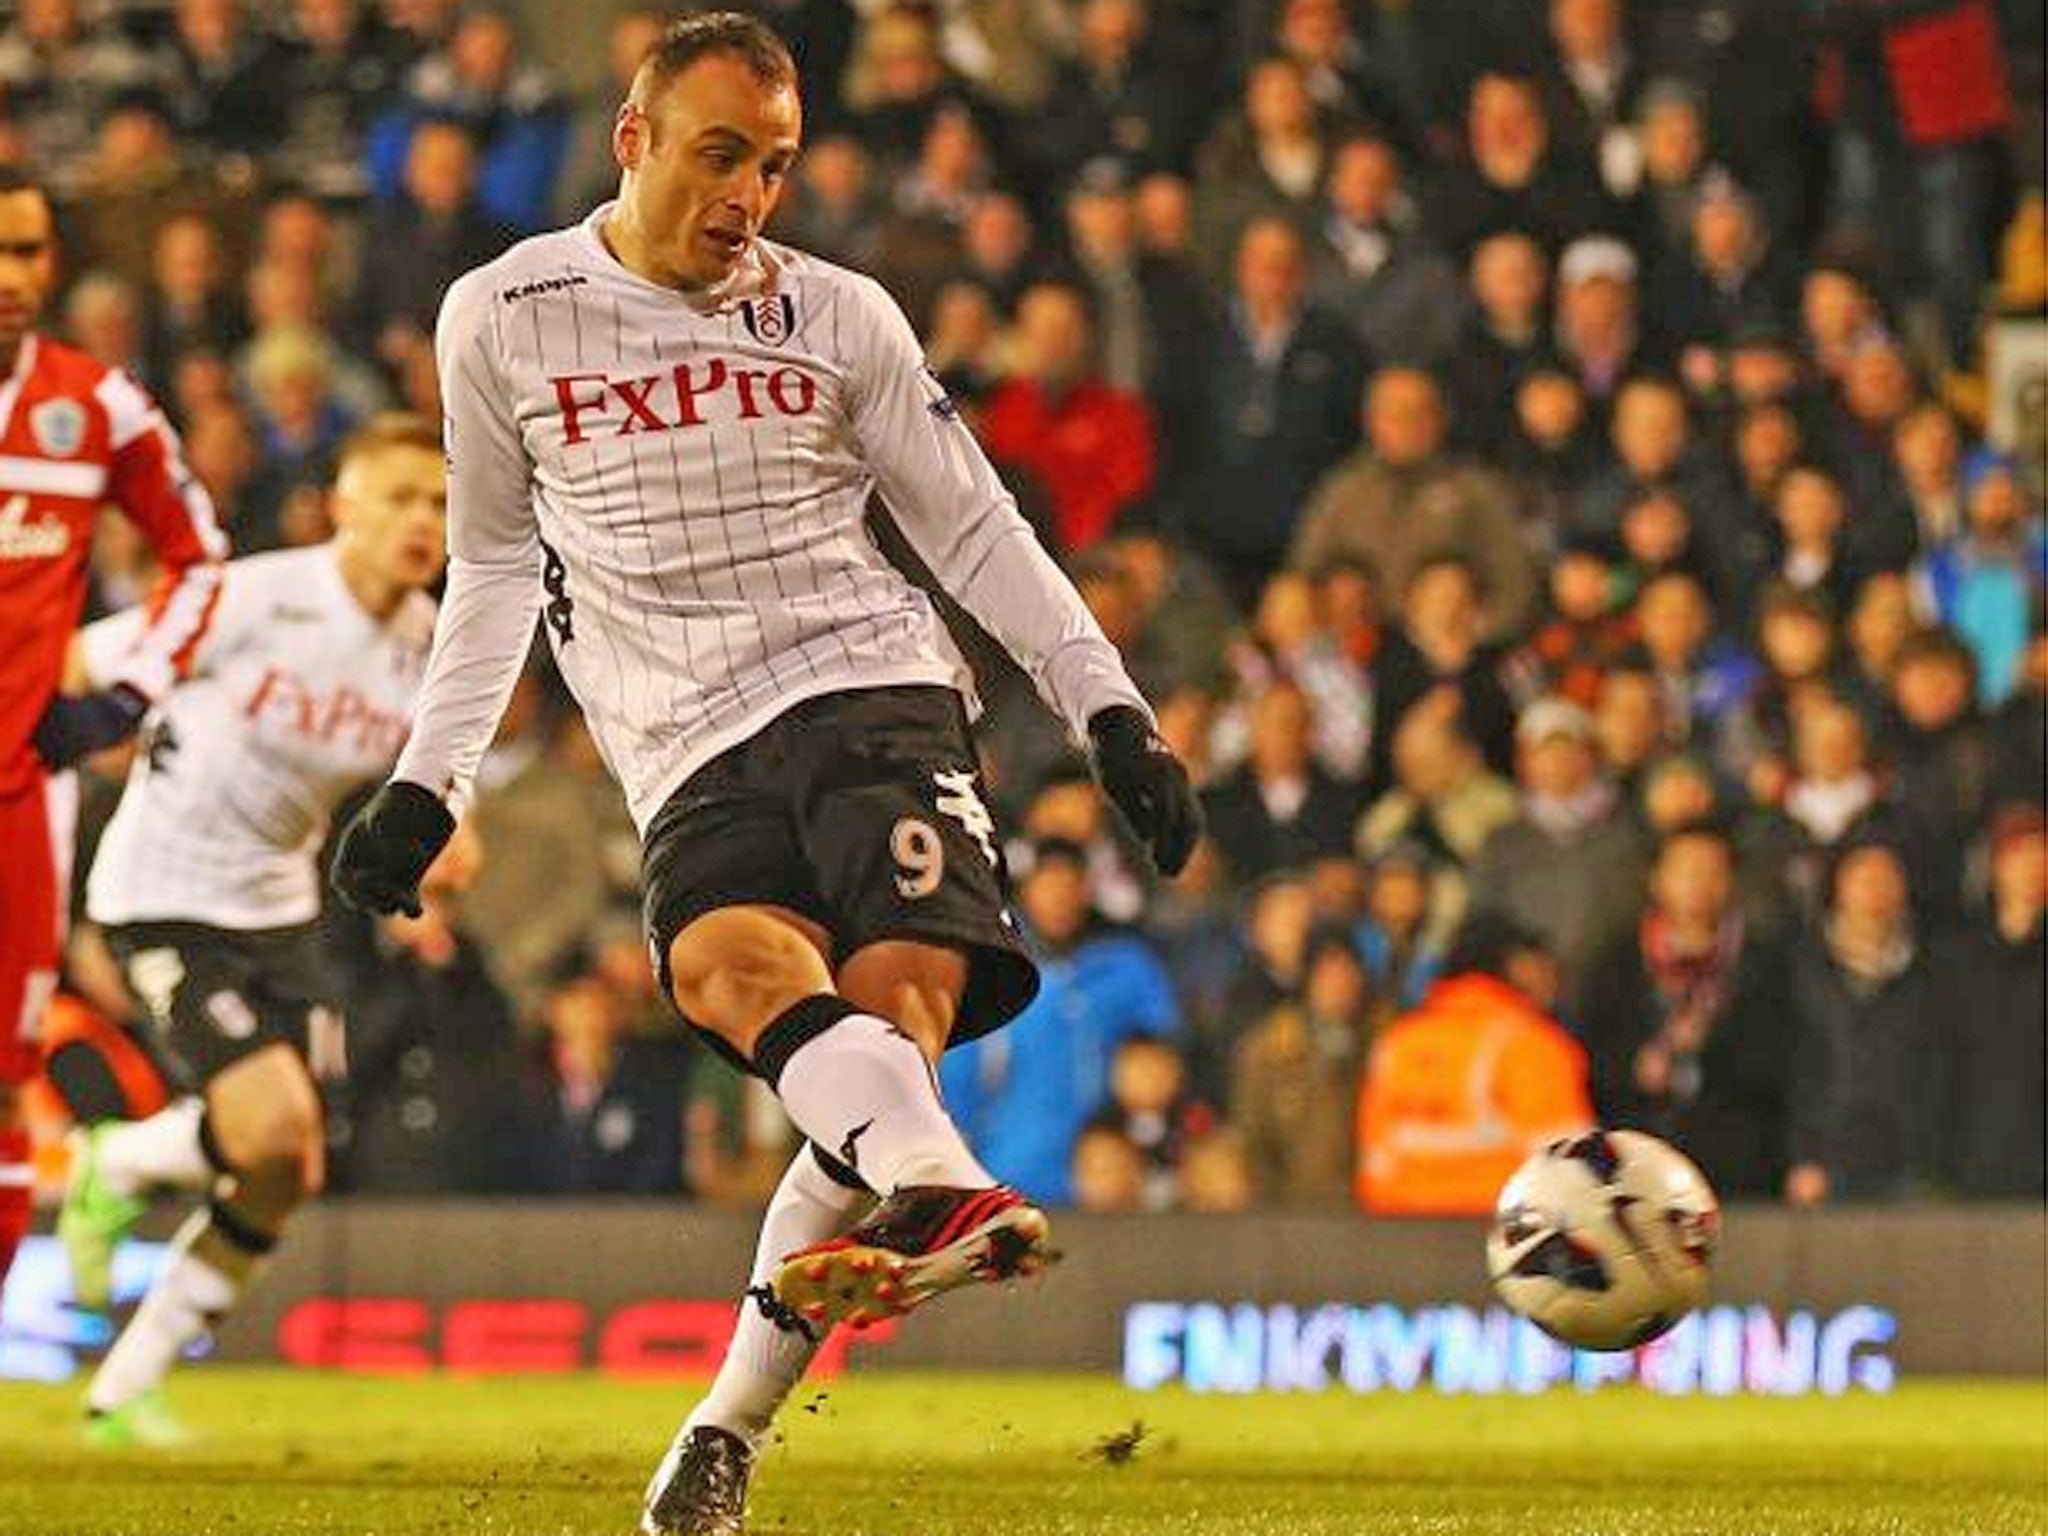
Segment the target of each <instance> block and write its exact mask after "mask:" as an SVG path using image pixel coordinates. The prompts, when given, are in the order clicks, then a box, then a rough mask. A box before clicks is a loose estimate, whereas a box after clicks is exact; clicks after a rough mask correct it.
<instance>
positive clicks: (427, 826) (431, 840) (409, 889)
mask: <svg viewBox="0 0 2048 1536" xmlns="http://www.w3.org/2000/svg"><path fill="white" fill-rule="evenodd" d="M454 835H455V818H454V817H453V816H451V815H449V814H448V807H447V806H445V805H443V804H442V803H441V802H440V800H439V799H438V798H437V797H436V796H435V795H433V794H431V793H430V792H429V791H427V790H425V789H422V788H421V787H420V786H419V785H417V784H409V783H407V782H406V781H405V780H404V779H393V780H392V781H391V782H390V783H389V784H386V785H385V786H384V787H383V788H382V789H380V790H378V791H377V793H376V794H374V795H372V796H370V798H369V800H368V802H367V803H366V804H365V805H364V806H363V808H362V809H361V810H360V811H357V812H356V814H355V819H354V820H352V821H350V822H349V824H348V826H347V827H345V828H344V829H343V830H342V834H341V842H340V844H339V845H338V846H337V847H336V848H335V850H334V869H333V872H332V873H331V874H330V875H329V877H328V878H329V879H330V881H331V882H332V883H333V885H334V890H335V893H336V894H337V895H339V896H340V897H341V899H342V900H343V901H345V902H347V903H348V904H349V905H350V906H352V907H360V908H361V909H362V910H363V911H365V912H378V913H382V914H384V915H386V916H389V915H390V914H392V913H394V912H403V913H404V914H405V915H406V916H407V917H418V916H419V915H420V880H421V878H422V877H423V876H424V875H425V874H426V872H427V866H428V865H429V864H431V863H433V862H434V856H435V855H436V854H438V853H440V851H441V849H442V847H443V846H444V845H445V844H446V843H447V841H448V839H449V838H450V837H452V836H454Z"/></svg>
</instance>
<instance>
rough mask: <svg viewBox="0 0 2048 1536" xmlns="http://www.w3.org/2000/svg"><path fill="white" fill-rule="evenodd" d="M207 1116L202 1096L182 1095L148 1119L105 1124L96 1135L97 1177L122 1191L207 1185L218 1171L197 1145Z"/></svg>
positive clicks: (113, 1188)
mask: <svg viewBox="0 0 2048 1536" xmlns="http://www.w3.org/2000/svg"><path fill="white" fill-rule="evenodd" d="M205 1114H206V1104H205V1102H204V1101H203V1100H201V1099H198V1098H184V1099H179V1100H178V1101H177V1102H175V1103H173V1104H168V1105H166V1106H165V1107H164V1108H162V1109H160V1110H158V1111H157V1112H156V1113H155V1114H153V1115H151V1116H150V1117H149V1118H148V1119H147V1120H131V1121H128V1122H127V1123H125V1124H120V1125H111V1126H108V1127H107V1128H106V1129H105V1130H103V1131H101V1132H100V1133H99V1143H98V1149H97V1150H98V1157H99V1172H100V1177H101V1178H102V1179H103V1180H105V1181H106V1184H107V1186H108V1187H109V1188H110V1189H112V1190H113V1191H114V1192H115V1193H116V1194H121V1195H139V1194H142V1193H143V1192H144V1191H146V1190H151V1189H162V1188H169V1189H194V1190H197V1189H209V1188H211V1187H212V1185H213V1181H214V1179H215V1178H217V1177H218V1176H219V1172H220V1170H219V1169H217V1168H215V1167H214V1166H213V1164H212V1163H210V1162H208V1161H207V1160H206V1153H205V1152H204V1151H203V1150H201V1148H200V1144H199V1122H200V1120H201V1119H202V1118H204V1117H205Z"/></svg>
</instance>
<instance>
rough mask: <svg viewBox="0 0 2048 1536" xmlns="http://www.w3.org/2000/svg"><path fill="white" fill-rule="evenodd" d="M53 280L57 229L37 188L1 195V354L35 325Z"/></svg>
mask: <svg viewBox="0 0 2048 1536" xmlns="http://www.w3.org/2000/svg"><path fill="white" fill-rule="evenodd" d="M56 281H57V239H56V228H55V225H54V224H53V223H52V221H51V218H50V205H49V203H48V202H47V201H45V200H44V197H43V194H42V193H40V192H31V191H24V192H8V193H4V194H0V352H6V353H9V354H11V353H12V352H13V351H14V349H15V348H16V347H18V346H20V345H21V339H22V337H23V336H25V335H27V334H28V332H29V331H30V330H31V329H32V328H33V327H34V325H35V323H36V320H37V318H38V317H39V316H40V315H41V314H42V312H43V302H44V300H45V299H47V298H48V297H49V295H50V289H51V288H52V287H53V286H55V284H56Z"/></svg>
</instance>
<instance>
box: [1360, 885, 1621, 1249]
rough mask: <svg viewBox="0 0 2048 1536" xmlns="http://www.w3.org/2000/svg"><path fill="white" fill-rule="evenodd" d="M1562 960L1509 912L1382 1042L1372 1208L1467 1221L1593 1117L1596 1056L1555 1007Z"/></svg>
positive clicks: (1449, 962)
mask: <svg viewBox="0 0 2048 1536" xmlns="http://www.w3.org/2000/svg"><path fill="white" fill-rule="evenodd" d="M1556 996H1557V966H1556V963H1555V962H1554V961H1553V960H1552V959H1551V957H1550V956H1549V955H1548V954H1546V953H1545V952H1544V950H1543V947H1542V944H1541V941H1539V940H1538V939H1536V938H1535V937H1534V936H1533V935H1531V934H1529V933H1527V932H1525V931H1523V930H1521V929H1519V928H1516V927H1514V926H1513V925H1512V924H1508V923H1505V922H1503V921H1501V920H1500V919H1498V918H1492V917H1480V918H1475V919H1473V920H1472V922H1471V923H1469V924H1467V926H1466V928H1465V930H1464V931H1463V933H1461V934H1460V935H1459V937H1458V940H1457V941H1456V942H1455V943H1454V944H1453V945H1452V948H1451V952H1450V954H1449V955H1448V956H1446V957H1445V962H1444V970H1443V974H1442V979H1440V980H1438V981H1436V982H1435V983H1433V984H1432V985H1431V986H1430V989H1429V991H1428V992H1427V993H1426V994H1425V995H1424V997H1423V1000H1422V1006H1421V1007H1419V1008H1417V1009H1415V1010H1413V1011H1412V1012H1410V1013H1406V1014H1403V1015H1401V1016H1400V1017H1398V1018H1396V1019H1395V1020H1394V1021H1393V1023H1391V1024H1389V1025H1388V1026H1387V1028H1386V1029H1385V1031H1384V1032H1383V1033H1382V1034H1381V1035H1380V1038H1379V1041H1378V1043H1377V1044H1376V1045H1375V1046H1374V1047H1373V1051H1372V1056H1371V1059H1370V1061H1369V1062H1368V1064H1367V1068H1366V1075H1365V1086H1364V1089H1363V1091H1362V1092H1361V1093H1360V1095H1359V1100H1358V1147H1359V1162H1358V1180H1357V1194H1358V1203H1359V1204H1360V1205H1362V1206H1364V1207H1365V1209H1367V1210H1368V1211H1372V1212H1374V1213H1375V1214H1378V1215H1401V1216H1466V1215H1480V1214H1483V1213H1485V1212H1486V1211H1489V1210H1491V1209H1492V1208H1493V1203H1494V1199H1495V1197H1496V1196H1497V1195H1499V1193H1500V1188H1501V1185H1503V1184H1504V1183H1506V1182H1507V1179H1508V1175H1509V1174H1511V1173H1513V1172H1514V1171H1515V1169H1516V1167H1517V1166H1518V1165H1519V1164H1520V1163H1521V1161H1522V1159H1523V1158H1525V1157H1527V1156H1528V1155H1529V1153H1530V1152H1532V1151H1534V1150H1535V1149H1536V1148H1537V1147H1539V1146H1541V1145H1542V1144H1543V1143H1544V1142H1546V1141H1549V1140H1551V1139H1552V1138H1554V1137H1559V1136H1571V1135H1575V1134H1577V1133H1578V1132H1580V1131H1582V1130H1584V1129H1586V1128H1587V1127H1588V1126H1590V1125H1591V1124H1592V1123H1593V1104H1592V1100H1591V1098H1590V1097H1589V1095H1588V1091H1587V1063H1586V1053H1585V1050H1584V1049H1583V1048H1582V1047H1581V1046H1580V1045H1579V1043H1578V1041H1576V1040H1574V1039H1573V1038H1572V1036H1571V1035H1570V1034H1569V1033H1568V1032H1567V1031H1566V1030H1565V1029H1564V1027H1563V1026H1562V1025H1560V1024H1559V1023H1557V1021H1556V1020H1555V1019H1553V1018H1552V1017H1551V1016H1550V1014H1549V1012H1548V1010H1549V1008H1550V1007H1551V1006H1552V1005H1553V1003H1554V1002H1555V1000H1556Z"/></svg>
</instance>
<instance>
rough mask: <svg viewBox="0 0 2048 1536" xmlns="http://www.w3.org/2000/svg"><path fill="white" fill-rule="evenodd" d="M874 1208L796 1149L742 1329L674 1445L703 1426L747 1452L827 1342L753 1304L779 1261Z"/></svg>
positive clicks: (769, 1220) (759, 1253) (768, 1226)
mask: <svg viewBox="0 0 2048 1536" xmlns="http://www.w3.org/2000/svg"><path fill="white" fill-rule="evenodd" d="M873 1201H874V1196H872V1195H870V1194H869V1193H868V1192H867V1191H866V1190H860V1189H848V1188H847V1187H846V1186H845V1185H844V1184H841V1183H839V1182H838V1181H836V1180H835V1179H832V1178H830V1177H829V1176H828V1175H827V1174H826V1173H825V1170H824V1169H822V1168H820V1167H819V1166H818V1160H817V1158H815V1157H814V1156H812V1155H811V1149H810V1148H809V1147H808V1146H804V1147H799V1148H798V1149H797V1154H796V1158H795V1160H794V1161H792V1162H791V1163H790V1165H789V1171H788V1172H786V1173H785V1174H783V1176H782V1182H781V1183H780V1184H778V1185H776V1186H775V1193H774V1195H773V1196H771V1197H770V1199H769V1201H768V1209H767V1212H766V1213H765V1214H764V1215H763V1216H762V1217H761V1238H760V1241H759V1242H758V1243H756V1244H755V1246H754V1268H753V1271H752V1273H750V1274H749V1275H748V1276H747V1295H746V1296H745V1298H743V1299H742V1300H741V1302H740V1318H739V1326H738V1327H737V1328H735V1329H734V1330H733V1336H732V1343H731V1344H729V1345H727V1346H726V1351H725V1360H724V1363H723V1364H721V1365H720V1366H719V1368H718V1376H717V1379H716V1380H714V1381H713V1382H712V1383H711V1390H710V1391H709V1392H708V1393H706V1394H705V1397H704V1400H703V1401H702V1402H700V1403H699V1404H697V1406H696V1407H695V1408H694V1409H693V1410H691V1413H690V1417H689V1418H688V1419H686V1420H685V1421H684V1423H683V1427H682V1431H681V1433H680V1434H679V1435H678V1436H677V1439H678V1440H680V1439H682V1438H684V1437H685V1436H687V1435H688V1434H689V1433H690V1431H691V1430H693V1429H696V1428H699V1427H700V1426H702V1425H707V1424H709V1425H715V1426H717V1427H718V1428H719V1429H724V1430H730V1431H731V1432H732V1433H733V1434H736V1435H738V1436H739V1437H740V1438H741V1439H743V1440H745V1441H746V1442H747V1443H748V1444H749V1445H751V1444H753V1443H754V1442H755V1441H757V1440H759V1439H760V1438H761V1436H762V1435H763V1434H765V1433H766V1432H767V1429H768V1425H769V1423H770V1422H771V1421H772V1420H773V1419H774V1417H775V1412H776V1410H777V1409H779V1408H780V1407H781V1406H782V1405H783V1403H784V1402H785V1401H787V1400H788V1397H789V1394H790V1393H791V1392H792V1391H794V1390H795V1389H796V1384H797V1383H798V1382H799V1381H801V1380H803V1375H804V1372H805V1371H806V1370H807V1369H809V1367H810V1363H811V1357H812V1356H813V1355H815V1354H817V1352H818V1346H819V1345H820V1344H822V1343H823V1342H824V1340H823V1338H822V1337H820V1338H812V1337H810V1336H808V1335H807V1334H805V1333H803V1332H801V1331H799V1330H797V1329H795V1328H784V1327H781V1326H779V1325H778V1324H777V1323H776V1322H775V1321H774V1320H773V1319H772V1318H771V1317H770V1316H769V1314H768V1313H766V1312H764V1311H762V1309H761V1306H760V1304H759V1302H758V1300H757V1297H759V1296H760V1295H763V1294H765V1293H766V1289H767V1285H768V1280H769V1277H770V1276H772V1275H773V1274H774V1273H775V1270H776V1267H777V1266H778V1265H780V1264H781V1262H782V1261H783V1259H785V1258H786V1257H788V1256H789V1255H790V1254H792V1253H794V1252H796V1250H797V1249H799V1248H808V1247H809V1246H810V1245H811V1244H812V1243H822V1242H823V1241H825V1239H827V1238H829V1237H837V1236H838V1235H839V1234H840V1233H841V1232H844V1231H845V1230H846V1229H847V1228H848V1227H850V1226H852V1225H853V1222H854V1218H855V1217H857V1216H858V1215H860V1214H861V1213H862V1212H863V1211H865V1210H866V1209H867V1208H868V1206H869V1205H871V1204H872V1203H873Z"/></svg>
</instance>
